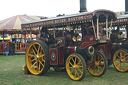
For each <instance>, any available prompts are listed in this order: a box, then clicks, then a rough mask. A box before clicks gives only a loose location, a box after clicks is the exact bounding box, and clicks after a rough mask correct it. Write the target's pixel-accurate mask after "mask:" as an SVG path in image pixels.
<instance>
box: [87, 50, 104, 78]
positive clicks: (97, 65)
mask: <svg viewBox="0 0 128 85" xmlns="http://www.w3.org/2000/svg"><path fill="white" fill-rule="evenodd" d="M89 63H90V66H89V67H88V71H89V72H90V73H91V74H92V75H93V76H100V75H102V74H103V72H104V70H105V60H104V58H103V56H102V55H101V54H100V53H98V52H96V53H95V56H94V57H93V59H92V60H91V61H89Z"/></svg>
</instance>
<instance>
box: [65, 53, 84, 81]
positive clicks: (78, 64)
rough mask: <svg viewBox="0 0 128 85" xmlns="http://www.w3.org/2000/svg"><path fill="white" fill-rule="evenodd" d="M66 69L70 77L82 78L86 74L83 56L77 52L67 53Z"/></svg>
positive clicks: (74, 78)
mask: <svg viewBox="0 0 128 85" xmlns="http://www.w3.org/2000/svg"><path fill="white" fill-rule="evenodd" d="M66 71H67V74H68V75H69V77H70V78H71V79H73V80H82V79H83V78H84V77H85V75H86V63H85V60H84V58H83V57H82V56H81V55H79V54H77V53H73V54H71V55H69V56H68V58H67V60H66Z"/></svg>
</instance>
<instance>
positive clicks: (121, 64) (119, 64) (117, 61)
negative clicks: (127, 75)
mask: <svg viewBox="0 0 128 85" xmlns="http://www.w3.org/2000/svg"><path fill="white" fill-rule="evenodd" d="M113 65H114V67H115V69H116V70H117V71H119V72H126V71H128V50H126V49H119V50H117V51H116V52H115V54H114V56H113Z"/></svg>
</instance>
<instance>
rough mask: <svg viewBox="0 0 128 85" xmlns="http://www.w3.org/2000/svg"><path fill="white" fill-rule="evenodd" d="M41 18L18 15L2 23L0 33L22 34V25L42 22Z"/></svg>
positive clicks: (0, 23) (0, 22)
mask: <svg viewBox="0 0 128 85" xmlns="http://www.w3.org/2000/svg"><path fill="white" fill-rule="evenodd" d="M41 18H42V17H41V16H29V15H17V16H13V17H11V18H8V19H5V20H2V21H0V32H2V31H4V32H9V33H13V32H15V33H16V32H21V31H22V30H21V23H24V22H30V21H35V20H40V19H41Z"/></svg>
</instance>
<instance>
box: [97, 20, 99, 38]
mask: <svg viewBox="0 0 128 85" xmlns="http://www.w3.org/2000/svg"><path fill="white" fill-rule="evenodd" d="M97 39H100V38H99V18H97Z"/></svg>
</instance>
